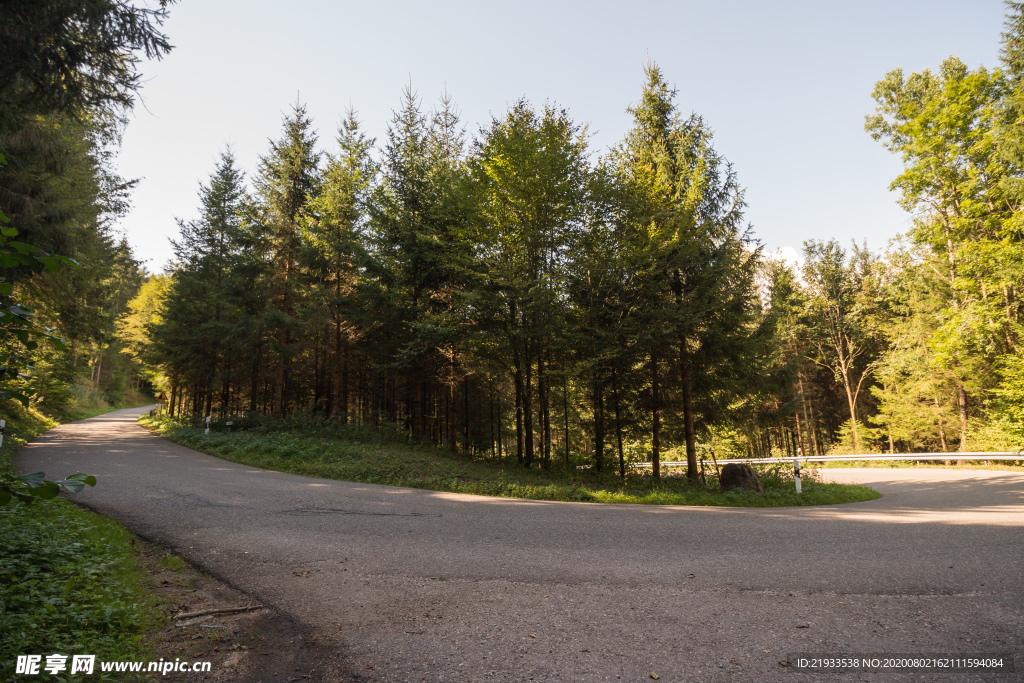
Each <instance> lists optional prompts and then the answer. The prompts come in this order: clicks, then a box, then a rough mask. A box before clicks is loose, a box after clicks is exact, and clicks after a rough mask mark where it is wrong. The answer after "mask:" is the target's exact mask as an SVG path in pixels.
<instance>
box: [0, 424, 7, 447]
mask: <svg viewBox="0 0 1024 683" xmlns="http://www.w3.org/2000/svg"><path fill="white" fill-rule="evenodd" d="M6 427H7V420H0V446H3V445H4V429H5V428H6Z"/></svg>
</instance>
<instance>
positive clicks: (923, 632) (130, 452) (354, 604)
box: [16, 409, 1024, 683]
mask: <svg viewBox="0 0 1024 683" xmlns="http://www.w3.org/2000/svg"><path fill="white" fill-rule="evenodd" d="M141 412H143V410H142V409H132V410H125V411H119V412H116V413H110V414H107V415H104V416H101V417H97V418H93V419H90V420H85V421H82V422H78V423H72V424H68V425H63V426H61V427H57V428H55V429H53V430H51V431H50V432H48V433H46V434H45V435H43V436H42V437H40V438H39V439H37V440H36V441H34V442H33V443H31V444H29V445H28V446H26V447H25V448H24V449H23V451H22V453H21V454H20V455H19V457H18V459H17V461H16V464H17V465H18V467H19V468H20V469H21V470H23V471H32V470H45V471H46V472H47V473H50V474H54V475H63V474H66V473H70V472H76V471H82V472H87V473H89V474H94V475H96V477H97V478H98V479H99V483H98V484H97V486H96V488H95V489H90V490H88V491H85V492H83V493H82V494H80V495H79V496H77V500H80V501H81V502H83V503H85V504H87V505H89V506H91V507H93V508H95V509H96V510H98V511H99V512H102V513H103V514H106V515H109V516H111V517H114V518H117V519H119V520H121V521H123V522H124V523H125V524H126V525H127V526H128V527H129V528H131V529H132V530H134V531H136V532H137V533H139V534H140V535H142V536H145V537H147V538H151V539H154V540H156V541H158V542H160V543H163V544H165V545H167V546H170V547H171V548H173V549H174V550H175V552H177V553H180V554H181V555H183V556H184V557H186V558H187V559H189V560H190V561H191V562H193V563H195V564H197V565H199V566H201V567H204V568H206V569H208V570H210V571H211V572H213V573H214V574H216V575H218V576H221V577H224V578H225V579H227V580H228V581H230V582H231V583H232V584H234V585H235V586H237V587H239V588H241V589H243V590H245V591H248V592H251V593H253V594H255V595H256V596H258V597H259V598H260V599H261V600H264V601H266V602H267V603H269V604H272V605H274V606H276V607H278V608H280V609H281V610H283V611H285V612H286V613H288V614H290V615H292V616H293V617H295V618H296V619H297V620H299V621H300V622H302V623H303V624H305V625H308V626H309V627H310V628H312V629H314V630H315V631H316V633H317V634H318V636H319V637H320V638H322V639H326V640H331V641H333V642H335V643H337V651H338V652H339V653H342V652H343V653H344V654H345V655H346V656H347V657H348V658H349V661H351V662H352V664H351V672H350V673H351V674H352V675H353V676H355V677H358V678H359V679H360V680H373V681H440V680H445V681H526V680H535V681H570V680H571V681H604V680H609V681H618V680H623V681H641V680H650V673H652V672H654V673H657V674H658V676H659V677H660V678H659V679H660V680H662V681H775V680H780V681H789V680H795V679H794V676H796V677H798V678H799V679H800V680H818V679H820V680H831V679H833V678H834V677H835V676H836V675H835V674H825V675H822V676H816V675H813V674H808V675H805V674H797V673H796V672H794V671H793V670H792V668H791V667H786V666H783V665H780V661H785V660H786V659H787V656H788V655H789V654H790V653H798V652H802V653H819V654H823V655H824V654H831V655H837V654H843V653H847V654H849V653H858V654H871V653H891V654H924V653H938V652H943V653H961V654H981V653H1007V652H1010V653H1016V657H1017V658H1016V666H1017V671H1018V672H1021V671H1024V660H1022V658H1021V653H1022V652H1024V640H1022V638H1024V635H1022V634H1024V588H1022V586H1024V544H1022V539H1024V534H1022V531H1024V528H1022V527H1024V475H1022V474H1019V473H1010V472H991V471H963V470H939V469H928V470H915V469H871V470H865V469H860V470H830V471H827V472H828V474H829V476H831V477H834V478H841V479H843V480H848V481H857V482H860V483H866V484H868V485H870V486H872V487H874V488H876V489H877V490H878V491H880V492H881V493H882V494H883V497H882V498H881V499H879V500H875V501H868V502H864V503H857V504H853V505H843V506H828V507H814V508H785V509H737V508H683V507H654V506H632V505H602V504H587V503H547V502H538V501H517V500H508V499H499V498H483V497H473V496H463V495H457V494H449V493H438V492H432V491H421V490H412V489H399V488H393V487H385V486H373V485H368V484H355V483H348V482H337V481H328V480H320V479H312V478H306V477H300V476H296V475H291V474H283V473H278V472H270V471H266V470H259V469H254V468H252V467H248V466H244V465H237V464H234V463H230V462H227V461H224V460H220V459H218V458H214V457H211V456H208V455H204V454H201V453H197V452H195V451H191V450H189V449H186V448H183V447H181V446H177V445H175V444H173V443H170V442H168V441H166V440H164V439H160V438H158V437H156V436H153V435H152V434H151V433H149V432H148V431H146V430H145V429H143V428H142V427H141V426H139V425H138V424H137V423H136V422H135V420H136V417H137V416H138V415H139V414H140V413H141ZM339 658H340V655H339ZM850 680H866V681H872V680H879V681H883V680H884V681H897V680H908V681H909V680H921V674H909V673H907V674H888V673H884V674H883V673H873V674H858V675H857V676H856V678H855V679H854V678H851V679H850ZM942 680H1024V677H1022V675H1021V674H1020V673H1015V674H1004V675H1002V676H995V677H994V676H993V675H991V674H989V675H985V676H984V677H981V676H978V675H972V674H952V675H945V676H943V677H942ZM265 683H269V681H267V682H265Z"/></svg>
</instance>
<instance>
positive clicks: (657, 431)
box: [651, 350, 661, 480]
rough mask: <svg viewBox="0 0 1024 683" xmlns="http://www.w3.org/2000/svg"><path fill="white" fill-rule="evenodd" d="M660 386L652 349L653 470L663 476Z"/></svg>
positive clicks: (655, 356)
mask: <svg viewBox="0 0 1024 683" xmlns="http://www.w3.org/2000/svg"><path fill="white" fill-rule="evenodd" d="M659 391H660V388H659V386H658V356H657V354H656V353H655V352H654V351H653V350H652V351H651V411H652V416H651V471H652V473H653V475H654V478H655V479H656V480H657V479H660V478H661V396H660V395H659V393H658V392H659Z"/></svg>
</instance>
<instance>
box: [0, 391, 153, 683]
mask: <svg viewBox="0 0 1024 683" xmlns="http://www.w3.org/2000/svg"><path fill="white" fill-rule="evenodd" d="M109 410H111V408H110V407H109V406H108V407H107V408H106V409H105V410H103V411H99V412H107V411H109ZM0 415H2V417H3V418H4V419H5V420H7V430H6V434H5V436H4V442H3V445H2V446H0V468H2V469H3V470H5V471H7V472H11V471H13V464H12V462H13V458H14V455H15V454H16V453H17V451H18V449H19V448H21V446H22V445H23V444H24V443H25V442H26V441H28V440H30V439H32V438H33V437H35V436H38V435H39V434H42V433H43V432H45V431H46V430H47V429H49V428H51V427H53V426H56V424H57V422H56V421H55V420H53V419H52V418H50V417H47V416H45V415H43V414H42V413H40V412H38V411H35V410H30V409H26V408H23V407H22V406H21V405H20V404H18V403H16V402H13V401H0ZM47 474H48V475H50V476H58V477H63V476H66V475H68V474H72V472H63V471H60V472H48V473H47ZM100 485H102V482H101V483H100ZM133 542H134V541H133V538H132V536H131V534H130V533H129V532H128V531H126V530H125V529H124V528H123V527H122V526H121V525H120V524H118V523H116V522H114V521H112V520H109V519H107V518H105V517H103V516H101V515H97V514H94V513H91V512H87V511H85V510H82V509H80V508H77V507H75V506H74V505H72V504H70V503H68V502H67V501H64V500H61V499H59V498H58V499H54V500H36V501H34V502H33V503H32V504H31V505H23V504H20V503H16V504H9V505H6V506H4V507H0V652H2V653H3V657H2V658H0V680H5V681H7V680H14V679H15V678H20V677H17V676H16V675H15V673H14V667H15V661H16V657H17V655H31V654H35V655H43V656H44V659H43V662H45V661H46V660H45V655H50V654H55V653H59V654H64V655H74V654H93V655H96V656H97V657H96V659H97V662H99V661H100V660H127V659H142V658H144V656H145V655H147V654H149V653H148V652H147V650H146V647H145V646H144V644H143V643H142V637H143V635H144V634H145V633H146V632H147V631H148V630H150V629H152V628H154V627H155V624H156V622H155V619H156V617H155V616H154V615H156V614H157V610H156V609H154V606H155V598H153V597H152V595H151V593H149V592H148V591H147V590H146V589H145V586H144V570H143V569H142V568H141V566H140V565H139V563H138V561H137V559H136V557H135V554H134V550H133ZM70 661H71V660H70V657H69V659H68V660H67V663H68V664H69V665H70ZM65 673H66V672H65ZM111 675H113V674H103V675H101V674H100V672H99V671H98V664H97V671H96V673H94V674H93V676H89V677H88V680H112V679H109V678H106V677H107V676H111ZM122 675H123V674H122ZM61 676H62V677H61V678H56V677H53V676H51V675H49V674H46V673H42V674H40V675H39V676H33V677H32V678H38V679H39V680H86V678H84V677H83V676H81V675H78V676H75V677H74V678H68V677H67V676H66V675H64V674H62V675H61Z"/></svg>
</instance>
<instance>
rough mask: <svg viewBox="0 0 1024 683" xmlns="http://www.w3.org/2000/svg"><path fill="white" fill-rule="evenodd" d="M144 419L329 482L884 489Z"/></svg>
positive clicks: (487, 489) (531, 488) (716, 493)
mask: <svg viewBox="0 0 1024 683" xmlns="http://www.w3.org/2000/svg"><path fill="white" fill-rule="evenodd" d="M141 422H142V423H143V424H145V425H147V426H149V427H151V428H153V429H154V430H155V431H156V432H157V433H158V434H160V435H161V436H163V437H165V438H167V439H170V440H171V441H174V442H175V443H178V444H181V445H183V446H187V447H189V448H193V449H195V450H198V451H202V452H204V453H209V454H210V455H215V456H217V457H221V458H224V459H225V460H231V461H234V462H239V463H244V464H246V465H253V466H255V467H263V468H266V469H272V470H278V471H281V472H291V473H293V474H302V475H306V476H311V477H321V478H324V479H340V480H344V481H354V482H363V483H367V484H387V485H390V486H404V487H409V488H419V489H430V490H433V491H450V492H453V493H469V494H476V495H483V496H497V497H504V498H525V499H530V500H553V501H580V502H598V503H641V504H648V505H715V506H730V507H783V506H793V505H831V504H836V503H853V502H857V501H863V500H872V499H875V498H878V497H879V495H880V494H879V493H878V492H876V491H874V490H872V489H870V488H868V487H866V486H851V485H845V484H827V483H823V482H821V481H819V480H817V479H816V478H815V477H813V476H811V477H805V478H804V482H803V487H804V490H803V494H802V495H798V494H797V493H796V491H795V490H794V486H793V479H792V473H791V472H789V471H788V470H786V469H783V468H778V467H776V468H761V469H760V471H759V472H758V475H759V477H760V478H761V482H762V483H763V484H764V486H765V492H764V493H753V492H747V491H744V492H738V491H731V492H721V491H720V490H718V481H717V479H716V478H715V477H714V473H713V471H712V472H709V473H708V475H709V476H707V483H706V484H704V483H703V482H702V483H700V484H698V485H691V484H690V483H689V482H688V481H687V479H686V477H685V476H684V475H682V474H670V475H668V476H663V477H662V478H661V480H660V481H655V480H654V479H653V478H652V477H651V476H650V475H649V474H640V473H633V474H630V475H628V476H627V477H626V480H625V482H623V481H622V480H621V479H619V478H618V477H617V476H615V474H614V473H607V474H604V475H602V474H599V473H596V472H592V471H590V470H580V469H576V468H575V467H569V468H567V467H565V466H563V465H561V464H559V465H553V466H552V468H551V469H550V470H541V469H526V468H523V467H519V466H517V465H516V464H515V462H514V461H512V462H509V461H508V460H506V461H504V462H499V461H495V460H491V459H485V458H473V457H470V456H467V455H459V454H453V453H449V452H446V451H442V450H440V449H438V448H434V447H429V446H420V445H411V444H406V443H400V442H397V441H396V440H395V439H393V438H386V437H384V436H382V435H375V433H372V432H359V431H358V430H351V429H349V430H346V429H344V428H341V429H329V428H321V429H318V430H280V429H274V428H273V427H268V426H266V425H264V426H261V427H258V428H255V429H247V430H242V431H233V432H227V431H224V430H223V427H221V428H220V429H215V430H213V431H211V432H210V434H208V435H207V434H204V430H203V429H201V428H197V427H192V426H189V425H186V424H181V423H178V422H175V421H172V420H168V419H166V418H160V417H149V416H144V417H143V418H142V419H141Z"/></svg>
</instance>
